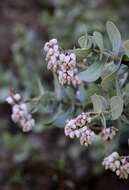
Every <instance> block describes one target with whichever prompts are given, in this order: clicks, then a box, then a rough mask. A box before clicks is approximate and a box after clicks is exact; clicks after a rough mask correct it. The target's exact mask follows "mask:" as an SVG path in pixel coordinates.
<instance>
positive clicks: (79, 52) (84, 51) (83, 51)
mask: <svg viewBox="0 0 129 190" xmlns="http://www.w3.org/2000/svg"><path fill="white" fill-rule="evenodd" d="M70 52H71V53H75V55H76V57H77V60H82V59H84V58H86V57H87V56H88V55H89V53H90V52H91V49H89V48H77V49H73V50H70Z"/></svg>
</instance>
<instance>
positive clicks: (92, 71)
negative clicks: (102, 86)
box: [79, 63, 103, 82]
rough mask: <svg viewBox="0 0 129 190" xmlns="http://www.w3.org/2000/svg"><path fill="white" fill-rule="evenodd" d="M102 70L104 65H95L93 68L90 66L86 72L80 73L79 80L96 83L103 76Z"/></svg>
mask: <svg viewBox="0 0 129 190" xmlns="http://www.w3.org/2000/svg"><path fill="white" fill-rule="evenodd" d="M102 69H103V64H100V63H94V64H92V65H91V66H89V68H88V69H86V70H85V71H83V72H80V73H79V78H80V79H81V80H82V81H85V82H93V81H96V80H97V79H98V78H99V77H100V76H101V73H102Z"/></svg>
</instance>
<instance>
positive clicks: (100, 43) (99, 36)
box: [93, 32, 104, 52]
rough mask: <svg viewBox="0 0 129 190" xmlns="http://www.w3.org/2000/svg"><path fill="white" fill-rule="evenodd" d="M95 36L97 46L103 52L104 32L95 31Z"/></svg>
mask: <svg viewBox="0 0 129 190" xmlns="http://www.w3.org/2000/svg"><path fill="white" fill-rule="evenodd" d="M93 36H94V40H95V43H96V44H97V46H98V47H99V49H100V50H101V52H103V49H104V45H103V36H102V34H101V33H100V32H94V33H93Z"/></svg>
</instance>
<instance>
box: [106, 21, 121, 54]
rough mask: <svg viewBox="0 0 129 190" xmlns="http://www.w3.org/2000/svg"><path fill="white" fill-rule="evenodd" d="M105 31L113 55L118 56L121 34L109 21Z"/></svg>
mask: <svg viewBox="0 0 129 190" xmlns="http://www.w3.org/2000/svg"><path fill="white" fill-rule="evenodd" d="M106 29H107V33H108V36H109V39H110V41H111V44H112V50H113V52H114V54H115V55H118V53H119V50H120V46H121V34H120V32H119V30H118V29H117V27H116V26H115V24H114V23H113V22H111V21H108V22H107V24H106Z"/></svg>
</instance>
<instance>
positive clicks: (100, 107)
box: [91, 94, 105, 113]
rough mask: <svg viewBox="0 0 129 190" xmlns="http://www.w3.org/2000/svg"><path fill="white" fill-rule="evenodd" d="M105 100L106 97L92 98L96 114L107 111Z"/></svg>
mask: <svg viewBox="0 0 129 190" xmlns="http://www.w3.org/2000/svg"><path fill="white" fill-rule="evenodd" d="M103 98H104V97H102V96H99V95H97V94H94V95H93V96H91V100H92V103H93V108H94V112H97V113H102V112H103V111H104V110H105V102H104V101H103Z"/></svg>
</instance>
